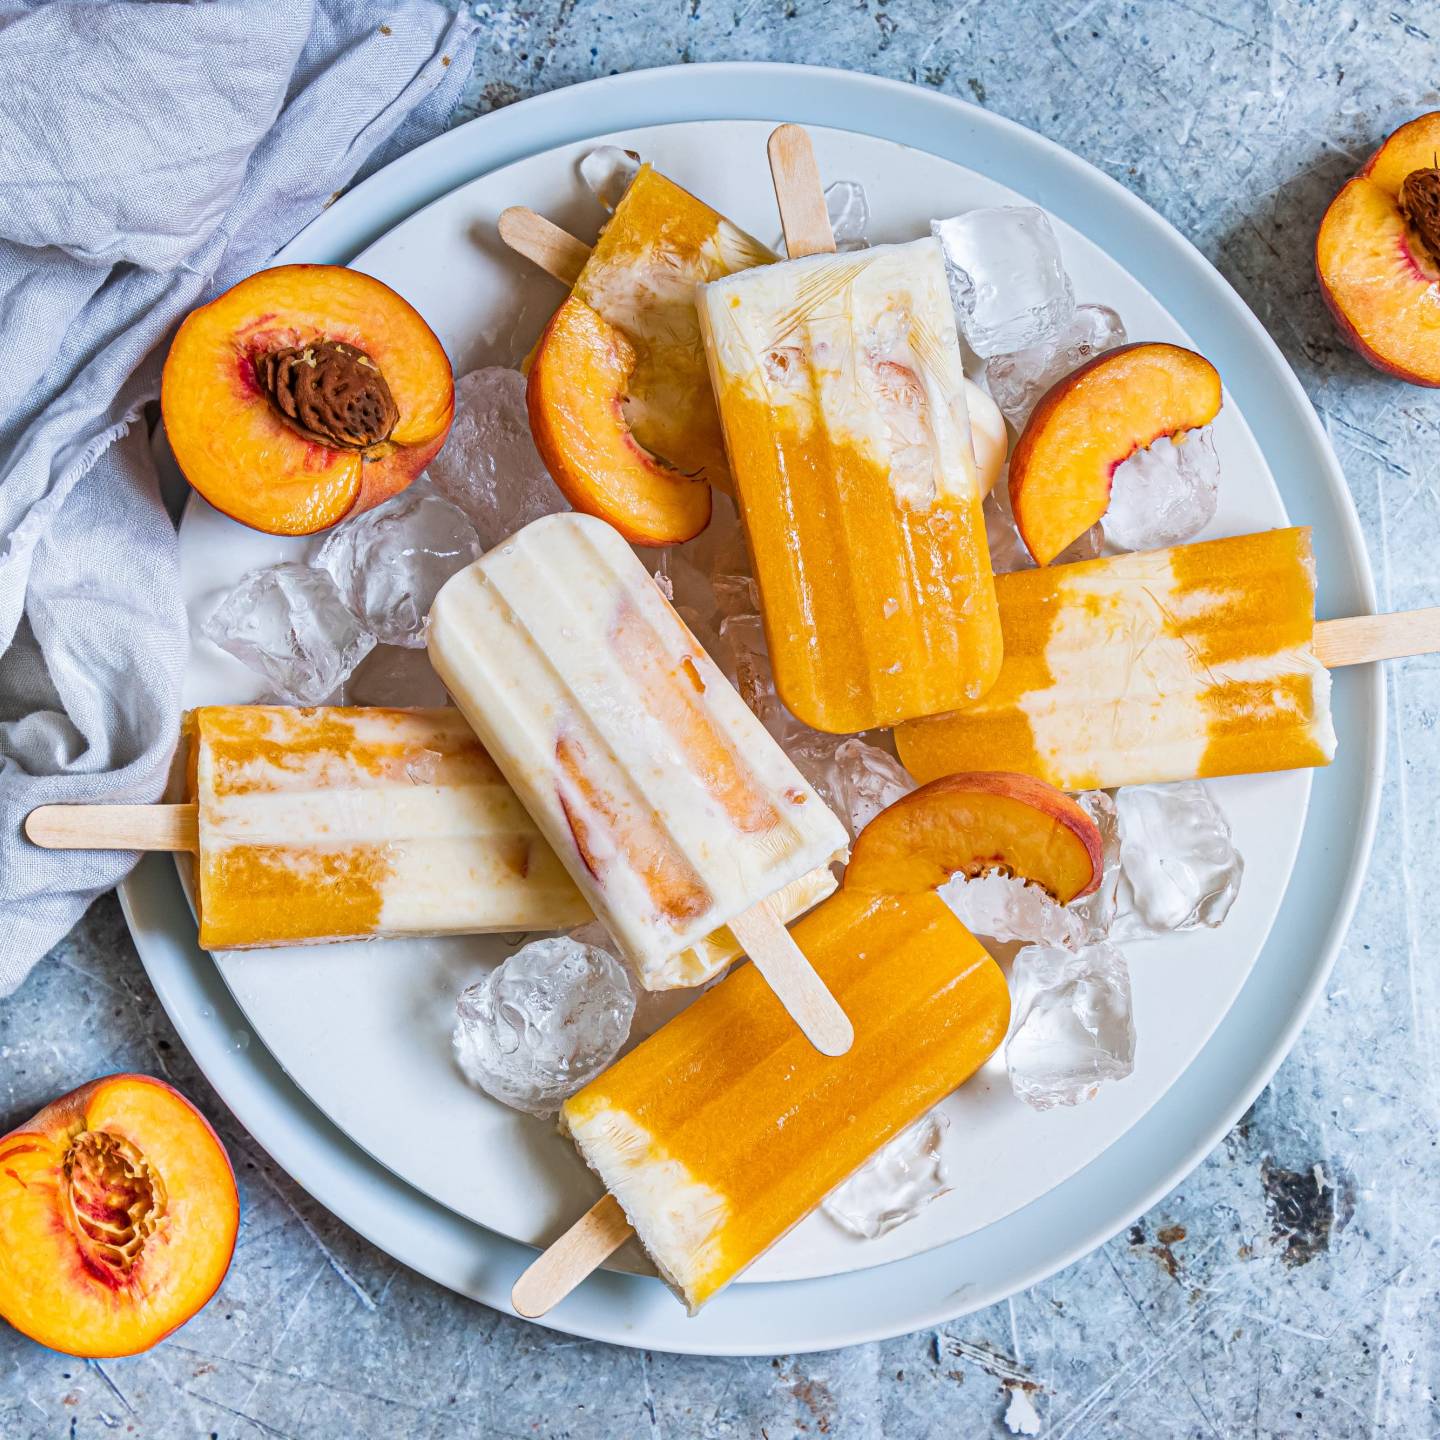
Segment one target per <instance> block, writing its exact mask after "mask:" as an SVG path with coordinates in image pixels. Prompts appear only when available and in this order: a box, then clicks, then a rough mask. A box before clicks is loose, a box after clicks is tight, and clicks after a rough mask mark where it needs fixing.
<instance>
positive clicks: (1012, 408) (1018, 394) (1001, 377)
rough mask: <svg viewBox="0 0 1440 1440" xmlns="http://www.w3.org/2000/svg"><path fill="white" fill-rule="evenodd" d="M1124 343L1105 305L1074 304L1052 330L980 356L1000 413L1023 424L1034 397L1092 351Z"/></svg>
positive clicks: (1121, 330) (1117, 323)
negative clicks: (1072, 310) (1059, 326)
mask: <svg viewBox="0 0 1440 1440" xmlns="http://www.w3.org/2000/svg"><path fill="white" fill-rule="evenodd" d="M1124 343H1125V326H1124V324H1123V323H1122V322H1121V320H1120V317H1119V316H1118V315H1117V314H1116V313H1115V312H1114V311H1113V310H1111V309H1110V308H1109V307H1108V306H1105V305H1077V306H1076V307H1075V314H1074V315H1073V316H1072V317H1071V320H1070V323H1069V324H1068V325H1067V326H1065V328H1064V329H1062V330H1060V331H1058V332H1057V333H1056V334H1055V335H1052V336H1050V337H1049V338H1047V339H1045V340H1042V341H1041V342H1040V343H1039V344H1036V345H1030V346H1028V347H1027V348H1025V349H1024V350H1015V351H1012V352H1010V353H1009V354H1005V355H992V356H991V357H990V359H989V360H987V361H986V362H985V384H986V386H987V388H988V389H989V391H990V394H991V395H992V396H993V397H994V399H995V403H996V404H997V405H998V406H999V407H1000V409H1001V410H1002V411H1003V412H1004V415H1005V418H1006V419H1007V420H1008V421H1009V422H1010V423H1011V424H1012V425H1013V426H1014V427H1015V428H1016V429H1017V430H1023V429H1024V428H1025V422H1026V421H1027V420H1029V418H1030V412H1031V411H1032V410H1034V408H1035V406H1036V405H1037V404H1038V403H1039V400H1040V397H1041V396H1042V395H1044V394H1045V392H1046V391H1047V390H1048V389H1050V387H1051V386H1052V385H1054V384H1055V382H1056V381H1057V380H1063V379H1064V378H1065V376H1067V375H1068V374H1070V372H1071V371H1072V370H1078V369H1079V368H1080V367H1081V366H1082V365H1084V364H1085V363H1086V362H1088V361H1090V360H1093V359H1094V358H1095V356H1097V355H1102V354H1104V352H1105V351H1107V350H1113V349H1114V348H1115V347H1116V346H1117V345H1123V344H1124Z"/></svg>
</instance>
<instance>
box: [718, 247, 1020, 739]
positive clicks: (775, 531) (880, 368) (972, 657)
mask: <svg viewBox="0 0 1440 1440" xmlns="http://www.w3.org/2000/svg"><path fill="white" fill-rule="evenodd" d="M699 308H700V319H701V329H702V332H703V333H704V335H705V339H706V348H707V353H708V355H709V360H710V372H711V379H712V382H713V385H714V389H715V393H716V396H717V397H718V400H719V404H720V415H721V421H722V425H723V428H724V431H725V442H726V447H727V451H728V453H729V456H730V466H731V471H732V474H733V475H734V477H735V483H736V488H737V494H738V498H739V501H740V507H741V512H742V515H743V518H744V522H745V529H746V534H747V537H748V539H749V543H750V553H751V558H752V560H753V562H754V565H755V576H756V581H757V583H758V585H759V589H760V599H761V608H762V610H763V612H764V618H765V632H766V636H767V638H768V641H769V647H770V657H771V661H772V663H773V665H774V668H775V679H776V685H777V687H778V689H779V691H780V694H781V696H782V698H783V699H784V700H785V702H786V704H787V705H788V706H789V707H790V708H791V709H792V710H793V711H794V712H795V713H796V714H797V715H798V716H800V718H801V719H803V720H805V721H806V722H807V723H809V724H811V725H814V726H815V727H816V728H818V729H821V730H828V731H832V732H835V733H844V732H849V731H856V730H863V729H867V728H869V727H871V726H875V725H888V724H893V723H895V722H896V721H899V720H903V719H906V718H908V717H911V716H915V715H926V714H933V713H935V712H936V711H937V710H944V709H950V708H953V707H954V706H956V705H960V704H963V703H965V702H966V701H968V700H971V699H973V698H974V697H975V696H977V695H980V694H983V693H984V692H985V691H986V690H987V689H988V688H989V686H990V685H991V684H992V683H993V681H994V679H995V676H996V674H997V673H998V671H999V668H1000V660H1001V644H1000V626H999V621H998V617H997V612H996V604H995V591H994V581H993V576H992V574H991V569H990V552H989V548H988V546H987V544H986V539H985V525H984V519H983V516H982V513H981V508H980V506H981V497H980V493H979V484H978V481H977V479H976V474H975V466H974V455H973V451H972V449H971V440H970V427H969V420H968V414H967V411H966V406H965V395H964V372H963V369H962V367H961V361H960V349H959V343H958V340H957V338H956V333H955V323H954V317H953V312H952V309H951V304H950V298H949V291H948V287H947V282H946V279H945V272H944V264H943V261H942V259H941V257H940V252H939V250H938V248H937V247H936V245H935V242H934V241H933V240H928V239H927V240H919V241H915V242H913V243H911V244H908V245H888V246H876V247H874V248H873V249H871V250H867V251H864V252H862V253H858V254H847V255H830V256H812V257H808V258H806V259H802V260H794V261H790V262H788V263H786V264H781V265H774V266H769V267H766V268H764V269H762V270H751V271H748V272H746V273H744V274H741V275H736V276H733V277H731V278H730V279H727V280H721V281H718V282H715V283H713V284H711V285H708V286H706V287H705V288H704V289H703V290H702V291H701V293H700V301H699Z"/></svg>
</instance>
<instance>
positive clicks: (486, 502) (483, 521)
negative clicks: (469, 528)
mask: <svg viewBox="0 0 1440 1440" xmlns="http://www.w3.org/2000/svg"><path fill="white" fill-rule="evenodd" d="M427 474H428V475H429V477H430V482H431V484H432V485H433V486H434V487H435V489H436V490H437V491H438V492H439V493H440V494H441V495H443V496H444V497H445V498H446V499H447V500H449V501H451V502H452V503H453V504H455V505H458V506H459V507H460V508H461V509H462V510H463V511H464V512H465V513H466V515H468V516H469V517H470V523H471V524H472V525H474V527H475V530H476V532H477V533H478V535H479V537H480V544H481V545H482V546H484V548H485V549H487V550H489V549H490V548H491V547H492V546H494V545H498V544H499V543H500V542H501V541H502V540H504V539H507V538H508V537H509V536H511V535H513V534H514V533H515V532H516V531H517V530H519V529H521V528H522V527H523V526H525V525H528V524H529V523H530V522H531V521H532V520H538V519H539V518H540V517H541V516H542V515H553V514H555V513H556V512H557V511H560V510H568V509H569V508H570V507H569V505H568V504H566V502H565V497H564V496H563V495H562V494H561V493H560V491H559V489H558V488H557V487H556V485H555V482H554V481H553V480H552V479H551V478H550V472H549V471H548V470H547V469H546V468H545V462H544V461H543V460H542V459H541V458H540V452H539V451H538V450H537V449H536V448H535V441H534V440H533V439H532V438H531V435H530V416H529V413H528V412H527V410H526V408H525V377H524V376H523V375H522V374H521V373H520V372H519V371H518V370H507V369H505V368H504V367H503V366H499V365H491V366H487V367H486V368H485V369H483V370H472V371H471V372H470V373H469V374H468V375H462V376H461V377H460V379H459V380H457V381H456V382H455V422H454V424H453V425H451V427H450V435H449V438H448V439H447V440H446V441H445V445H444V448H443V449H442V450H441V451H440V453H439V454H438V455H437V456H436V457H435V458H434V459H433V460H432V461H431V462H430V469H429V471H428V472H427Z"/></svg>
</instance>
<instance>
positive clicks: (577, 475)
mask: <svg viewBox="0 0 1440 1440" xmlns="http://www.w3.org/2000/svg"><path fill="white" fill-rule="evenodd" d="M635 360H636V356H635V348H634V346H633V345H631V343H630V342H629V340H627V339H626V338H625V336H624V335H623V334H622V333H621V332H620V331H619V330H618V329H617V328H616V327H615V326H613V325H611V324H610V323H609V322H608V321H606V320H605V319H604V318H602V316H601V315H600V314H599V312H598V311H596V310H592V309H591V308H590V306H589V305H587V304H586V303H585V302H584V301H583V300H581V299H580V298H579V297H578V296H575V295H572V296H571V297H570V298H569V299H568V300H566V301H565V303H564V304H563V305H561V307H560V308H559V309H558V310H557V311H556V312H555V314H554V316H553V317H552V318H551V320H550V323H549V324H548V325H547V326H546V327H545V333H544V334H543V335H541V337H540V344H539V346H538V347H537V348H536V351H535V355H534V358H533V359H532V361H531V364H530V381H529V386H528V389H527V390H526V401H527V404H528V407H529V411H530V429H531V431H532V432H533V433H534V436H535V445H536V448H537V449H538V450H539V451H540V456H541V458H542V459H543V460H544V461H545V465H546V467H547V468H548V469H549V471H550V474H551V475H552V476H553V477H554V479H555V483H556V484H557V485H558V486H559V487H560V489H561V491H562V493H563V494H564V496H565V498H566V499H567V500H568V501H569V502H570V503H571V504H572V505H573V506H574V507H575V508H576V509H577V510H583V511H584V512H585V513H586V514H589V515H598V516H599V517H600V519H602V520H608V521H609V522H610V524H611V525H613V526H614V527H615V528H616V529H617V530H618V531H619V532H620V533H621V534H622V535H623V536H624V537H625V538H626V539H627V540H629V541H631V542H632V543H634V544H636V545H675V544H678V543H679V542H680V541H682V540H689V539H692V538H693V537H694V536H696V535H698V534H699V533H700V532H701V531H702V530H703V529H704V528H705V527H706V526H707V525H708V524H709V523H710V486H709V485H708V484H706V482H705V481H704V480H703V479H700V478H697V477H692V476H689V475H684V474H682V473H681V472H680V471H679V470H676V469H675V468H674V467H673V466H671V465H670V464H669V462H668V461H666V460H663V459H661V458H660V457H659V456H658V455H652V454H651V453H650V451H648V450H647V449H645V447H644V446H643V445H641V444H640V442H639V441H638V440H637V439H636V438H635V435H634V432H633V431H632V430H631V428H630V422H629V421H628V420H627V419H626V416H625V407H624V401H625V396H626V393H627V391H628V388H629V380H630V375H631V373H632V372H633V370H634V368H635Z"/></svg>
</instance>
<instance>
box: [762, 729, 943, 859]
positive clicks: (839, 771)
mask: <svg viewBox="0 0 1440 1440" xmlns="http://www.w3.org/2000/svg"><path fill="white" fill-rule="evenodd" d="M777 703H778V702H777ZM787 713H788V712H787ZM796 723H797V724H798V722H796ZM787 748H788V750H789V753H790V758H791V759H792V760H793V761H794V762H795V764H796V766H797V767H798V768H799V770H800V773H801V774H802V775H804V776H805V778H806V779H807V780H808V781H809V782H810V783H811V784H812V785H813V786H814V787H815V789H816V790H817V791H819V793H820V798H821V799H822V800H824V801H825V803H826V804H827V805H828V806H829V807H830V808H831V809H832V810H833V811H834V812H835V813H836V814H837V815H838V816H839V817H840V818H841V819H842V820H843V821H844V822H845V824H846V827H847V828H848V829H849V831H850V836H851V839H854V837H855V836H856V835H858V834H859V833H860V832H861V831H862V830H863V829H864V828H865V827H866V826H867V825H868V824H869V823H870V822H871V821H872V820H873V819H874V818H875V817H876V816H877V815H878V814H879V813H880V812H881V811H882V810H884V809H885V808H886V807H887V806H889V805H893V804H894V803H895V801H897V800H899V799H902V798H903V797H904V796H906V795H908V794H909V793H910V792H911V791H912V790H913V789H914V788H915V781H914V780H913V779H912V778H911V777H910V774H909V772H908V771H907V770H906V769H905V767H904V766H903V765H901V763H900V762H899V761H898V760H897V759H896V758H895V757H894V756H893V755H892V754H890V752H889V751H888V750H881V749H880V748H879V747H878V746H875V745H871V744H869V743H867V742H866V741H864V740H860V739H857V738H856V737H855V736H853V735H848V736H847V735H822V734H821V733H820V732H819V731H818V730H808V731H807V732H806V733H805V734H804V735H803V736H801V737H800V738H798V739H794V740H792V742H791V744H790V745H789V746H788V747H787Z"/></svg>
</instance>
